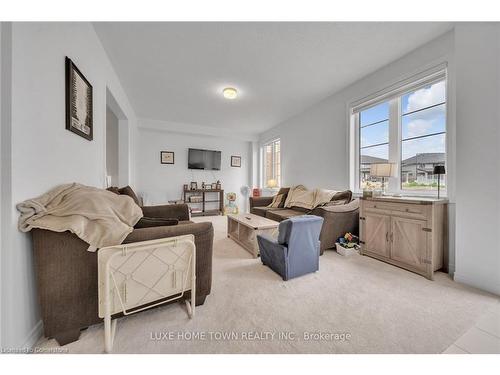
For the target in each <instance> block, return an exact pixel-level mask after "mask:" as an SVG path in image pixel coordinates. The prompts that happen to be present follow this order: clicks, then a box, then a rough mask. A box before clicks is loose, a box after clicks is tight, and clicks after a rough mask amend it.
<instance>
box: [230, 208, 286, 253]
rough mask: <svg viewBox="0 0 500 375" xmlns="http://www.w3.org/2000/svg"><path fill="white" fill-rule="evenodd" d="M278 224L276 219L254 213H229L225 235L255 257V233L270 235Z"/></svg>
mask: <svg viewBox="0 0 500 375" xmlns="http://www.w3.org/2000/svg"><path fill="white" fill-rule="evenodd" d="M278 225H279V223H278V222H277V221H274V220H269V219H266V218H265V217H262V216H258V215H254V214H239V215H232V214H230V215H227V236H228V237H229V238H231V239H233V240H234V241H236V242H237V243H238V244H240V245H241V246H242V247H243V248H245V250H247V251H248V252H250V254H252V255H253V257H254V258H257V257H258V256H259V245H258V243H257V235H258V234H268V235H270V236H272V235H274V234H275V233H276V232H277V230H278Z"/></svg>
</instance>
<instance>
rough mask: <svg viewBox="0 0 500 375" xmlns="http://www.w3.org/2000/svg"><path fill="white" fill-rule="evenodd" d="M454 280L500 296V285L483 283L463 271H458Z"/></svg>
mask: <svg viewBox="0 0 500 375" xmlns="http://www.w3.org/2000/svg"><path fill="white" fill-rule="evenodd" d="M453 280H454V281H456V282H457V283H460V284H465V285H468V286H470V287H473V288H477V289H481V290H483V291H485V292H489V293H493V294H496V295H498V296H500V286H498V285H490V284H486V283H481V282H478V280H476V278H472V277H468V276H467V275H464V274H463V273H459V272H456V271H455V273H454V275H453Z"/></svg>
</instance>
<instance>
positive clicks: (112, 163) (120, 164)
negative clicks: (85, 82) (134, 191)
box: [104, 88, 130, 187]
mask: <svg viewBox="0 0 500 375" xmlns="http://www.w3.org/2000/svg"><path fill="white" fill-rule="evenodd" d="M105 138H106V141H105V142H104V147H105V165H104V168H105V185H106V187H110V186H120V187H121V186H126V185H129V176H130V173H129V166H130V158H129V142H130V140H129V123H128V118H127V116H125V113H124V112H123V110H122V109H121V108H120V105H119V104H118V102H117V101H116V99H115V98H114V96H113V94H112V93H111V91H110V90H109V88H106V137H105Z"/></svg>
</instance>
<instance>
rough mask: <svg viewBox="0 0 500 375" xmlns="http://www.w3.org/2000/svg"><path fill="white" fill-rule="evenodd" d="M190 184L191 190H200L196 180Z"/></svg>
mask: <svg viewBox="0 0 500 375" xmlns="http://www.w3.org/2000/svg"><path fill="white" fill-rule="evenodd" d="M189 186H190V188H191V190H198V183H197V182H196V181H192V182H191V184H190V185H189Z"/></svg>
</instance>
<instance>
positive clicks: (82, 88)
mask: <svg viewBox="0 0 500 375" xmlns="http://www.w3.org/2000/svg"><path fill="white" fill-rule="evenodd" d="M93 104H94V103H93V96H92V85H91V84H90V82H89V81H87V79H86V78H85V76H84V75H83V74H82V72H80V70H79V69H78V68H77V67H76V65H75V64H74V63H73V61H71V59H70V58H69V57H66V129H67V130H69V131H71V132H73V133H75V134H78V135H79V136H81V137H83V138H85V139H87V140H89V141H91V140H92V139H93V134H94V121H93Z"/></svg>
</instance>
